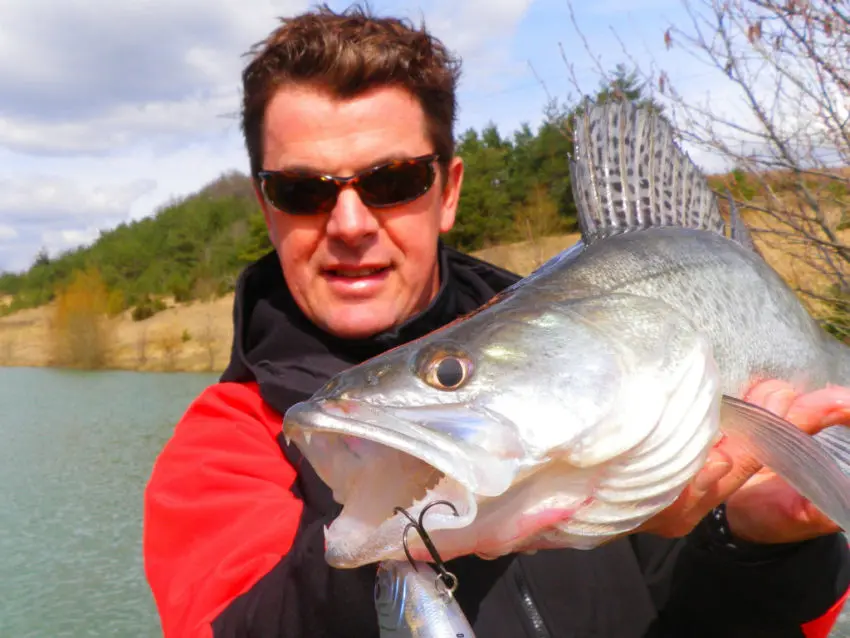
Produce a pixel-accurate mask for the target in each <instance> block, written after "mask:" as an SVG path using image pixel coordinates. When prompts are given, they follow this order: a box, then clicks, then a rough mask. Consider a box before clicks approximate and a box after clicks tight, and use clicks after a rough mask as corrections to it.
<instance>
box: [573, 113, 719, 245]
mask: <svg viewBox="0 0 850 638" xmlns="http://www.w3.org/2000/svg"><path fill="white" fill-rule="evenodd" d="M570 176H571V178H572V188H573V196H574V198H575V202H576V206H577V207H578V214H579V224H580V226H581V232H582V238H583V239H584V241H585V243H587V244H590V243H592V242H594V241H597V240H599V239H601V238H603V237H609V236H611V235H616V234H619V233H624V232H628V231H632V230H639V229H642V228H650V227H655V226H679V227H683V228H698V229H703V230H709V231H713V232H717V233H719V234H721V235H724V236H725V234H726V233H725V229H726V224H725V223H724V221H723V217H722V216H721V215H720V210H719V208H718V206H717V198H716V197H715V195H714V193H713V192H712V191H711V189H710V188H709V186H708V182H707V181H706V180H705V177H703V175H702V173H701V172H700V170H699V169H698V168H697V166H696V165H695V164H694V163H693V162H692V161H691V159H690V158H689V157H688V155H687V154H686V153H685V152H684V151H682V150H681V149H680V148H679V146H678V145H677V144H676V142H675V140H674V139H673V129H672V127H671V126H670V123H669V122H668V121H667V120H666V119H664V118H663V117H662V116H660V115H659V114H658V113H657V112H656V111H655V110H653V109H651V108H648V107H638V106H636V105H635V104H633V103H631V102H627V101H620V100H618V101H611V102H608V103H606V104H601V105H599V104H591V103H586V105H585V109H584V113H583V114H582V115H581V116H580V117H578V118H577V122H576V133H575V160H574V161H573V162H572V163H571V166H570Z"/></svg>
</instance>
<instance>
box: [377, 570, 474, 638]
mask: <svg viewBox="0 0 850 638" xmlns="http://www.w3.org/2000/svg"><path fill="white" fill-rule="evenodd" d="M375 611H376V612H377V614H378V626H379V627H380V632H381V633H380V635H381V638H475V634H474V633H473V631H472V627H470V625H469V621H467V619H466V616H464V614H463V611H462V610H461V608H460V605H458V603H457V600H455V599H454V597H453V596H452V595H451V594H449V593H448V592H447V590H446V589H444V588H442V586H441V585H439V584H438V582H437V573H436V572H435V571H434V570H433V569H432V568H431V567H430V565H428V564H427V563H424V562H417V563H416V565H415V566H414V565H412V564H411V563H409V562H408V561H386V562H381V563H379V564H378V573H377V577H376V580H375Z"/></svg>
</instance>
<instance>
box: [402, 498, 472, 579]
mask: <svg viewBox="0 0 850 638" xmlns="http://www.w3.org/2000/svg"><path fill="white" fill-rule="evenodd" d="M435 505H448V506H449V507H450V508H451V509H452V512H453V513H454V515H455V516H460V514H459V513H458V511H457V508H456V507H455V506H454V505H453V504H452V503H450V502H449V501H434V502H433V503H429V504H428V505H426V506H425V507H423V508H422V511H421V512H420V513H419V520H418V521H417V520H416V519H415V518H413V516H411V515H410V513H409V512H408V511H407V510H405V509H404V508H402V507H396V508H394V509H393V511H394V512H396V513H398V514H403V515H404V516H405V518H407V520H409V521H410V522H409V523H408V524H407V525H406V526H405V528H404V535H403V536H402V539H401V540H402V544H403V545H404V554H405V556H407V560H408V561H409V562H410V564H411V565H412V566H413V569H414V570H416V571H419V570H418V569H417V568H416V561H414V560H413V556H412V555H411V553H410V548H409V547H408V545H407V533H408V532H409V531H410V529H411V528H412V529H415V530H416V533H417V534H419V538H421V539H422V543H423V544H424V545H425V549H427V550H428V553H429V554H431V558H432V559H433V560H434V566H435V567H436V568H437V572H438V573H439V576H438V580H440V581H442V583H443V585H444V586H445V587H446V589H447V590H448V593H449V595H451V594H454V591H455V590H456V589H457V585H458V582H457V576H455V575H454V574H452V573H451V572H450V571H449V570H448V569H446V564H445V563H444V562H443V559H442V558H441V557H440V554H439V553H438V552H437V548H436V547H435V546H434V541H432V540H431V537H430V536H429V535H428V532H427V531H426V530H425V526H424V525H423V522H422V521H423V519H424V518H425V512H427V511H428V510H429V509H431V508H432V507H434V506H435Z"/></svg>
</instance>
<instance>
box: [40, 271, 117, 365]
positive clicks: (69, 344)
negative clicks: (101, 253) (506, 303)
mask: <svg viewBox="0 0 850 638" xmlns="http://www.w3.org/2000/svg"><path fill="white" fill-rule="evenodd" d="M108 310H109V291H108V290H107V288H106V285H105V284H104V283H103V278H102V277H101V276H100V272H98V270H97V269H95V268H88V269H86V270H84V271H76V272H75V273H74V275H73V277H72V279H71V281H70V283H69V284H68V285H66V286H63V287H62V288H60V290H58V291H57V294H56V305H55V306H54V312H53V322H52V324H51V337H52V340H53V344H52V345H53V360H54V363H55V364H56V365H60V366H68V367H76V368H86V369H95V368H100V367H102V366H103V365H104V364H105V363H106V358H107V350H108V344H109V339H108V325H107V322H106V315H107V312H108Z"/></svg>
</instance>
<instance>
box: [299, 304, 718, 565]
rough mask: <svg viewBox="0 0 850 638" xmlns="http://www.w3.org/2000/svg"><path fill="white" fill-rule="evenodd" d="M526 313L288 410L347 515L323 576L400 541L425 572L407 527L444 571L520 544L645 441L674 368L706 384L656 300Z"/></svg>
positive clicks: (694, 339)
mask: <svg viewBox="0 0 850 638" xmlns="http://www.w3.org/2000/svg"><path fill="white" fill-rule="evenodd" d="M615 297H616V296H615ZM638 299H639V298H638ZM522 302H523V299H522V298H521V297H519V298H515V297H512V298H511V299H509V300H507V301H505V302H503V303H501V304H499V305H498V306H493V307H491V308H489V309H488V310H487V311H485V312H480V313H476V314H474V315H472V316H470V317H467V318H465V319H463V320H461V321H458V322H455V323H453V324H450V325H448V326H446V327H444V328H442V329H440V330H437V331H435V332H432V333H430V334H429V335H426V336H425V337H423V338H420V339H418V340H416V341H412V342H409V343H407V344H404V345H402V346H399V347H397V348H395V349H393V350H390V351H388V352H386V353H384V354H382V355H379V356H377V357H375V358H374V359H371V360H369V361H366V362H364V363H362V364H360V365H357V366H354V367H352V368H349V369H348V370H345V371H343V372H341V373H339V374H338V375H336V376H335V377H333V378H332V379H331V380H330V381H329V382H328V383H327V384H326V385H325V386H324V387H323V388H321V389H320V390H319V391H318V392H317V393H316V394H315V395H314V396H313V397H311V398H310V399H309V400H307V401H304V402H301V403H299V404H296V405H294V406H292V407H291V408H290V409H289V410H288V411H287V412H286V414H285V416H284V425H283V431H284V435H285V437H286V438H287V440H290V441H292V442H294V443H295V445H297V446H298V448H299V449H300V450H301V451H302V453H303V454H304V456H305V458H306V459H307V460H308V461H309V462H310V464H311V465H312V466H313V467H314V469H315V470H316V472H317V473H318V475H319V476H320V477H321V478H322V480H323V481H324V482H325V483H326V484H327V485H328V486H329V487H330V488H331V489H332V491H333V497H334V500H336V501H337V502H338V503H341V504H342V506H343V508H342V512H341V513H340V515H339V516H338V517H337V518H336V519H335V520H334V521H333V522H332V524H331V525H330V526H329V528H327V529H326V532H325V540H326V560H327V561H328V562H329V563H330V564H331V565H332V566H335V567H343V568H345V567H357V566H359V565H363V564H367V563H373V562H378V561H381V560H402V559H404V558H405V555H406V554H405V551H404V544H405V543H407V545H408V550H409V551H410V552H411V555H412V556H413V557H414V558H415V559H416V560H430V559H431V558H432V556H430V554H429V553H428V552H427V548H426V546H425V544H424V543H423V542H422V540H421V534H418V533H416V532H417V529H419V528H424V529H425V530H427V532H428V533H430V534H432V537H433V538H434V539H435V540H439V543H437V547H438V548H439V552H440V554H441V556H442V557H443V558H444V559H446V560H447V559H449V558H452V557H454V556H458V555H463V554H467V553H476V554H479V555H482V556H489V555H493V556H496V555H501V554H503V553H506V552H507V551H508V550H510V549H516V548H519V547H523V546H527V545H528V544H529V543H530V542H531V541H533V539H534V538H539V537H541V535H542V534H544V531H545V530H547V529H548V530H550V528H551V526H552V525H554V524H556V523H558V522H560V521H563V520H565V519H568V518H569V517H570V516H571V515H572V514H573V513H574V512H575V511H577V510H578V509H580V508H581V507H583V506H585V505H586V504H587V503H588V500H589V499H591V498H592V496H593V494H594V490H595V489H596V488H597V487H598V485H599V483H600V481H601V477H602V476H604V475H605V473H606V471H607V470H609V469H610V468H611V467H613V466H612V464H613V463H615V462H616V461H617V460H618V459H619V458H620V457H622V456H623V455H624V454H626V453H627V452H628V451H630V450H633V449H634V448H635V446H637V445H639V444H640V443H641V441H642V440H643V439H645V438H646V437H647V436H648V433H649V432H650V431H651V430H652V428H654V427H655V426H656V425H657V423H658V421H659V419H660V418H661V415H662V413H663V412H664V410H665V408H666V407H667V406H668V404H669V400H670V393H671V392H672V391H673V390H674V389H675V386H676V384H677V383H679V382H680V381H681V377H682V375H683V374H684V373H683V369H687V368H688V367H689V366H690V368H693V369H694V370H695V372H693V373H692V374H691V377H693V376H694V375H696V376H698V377H699V379H698V381H699V382H700V383H702V386H701V387H703V386H706V384H708V385H710V380H709V381H705V375H704V374H703V371H704V370H705V369H706V366H707V365H709V362H708V360H709V359H710V352H706V350H705V347H701V346H704V345H705V344H704V343H702V342H701V341H700V340H699V338H698V336H697V335H696V333H695V331H694V330H693V328H692V327H691V326H690V325H689V324H688V325H685V323H686V322H684V320H683V319H682V318H681V317H678V316H676V315H673V316H672V317H668V318H665V317H664V314H663V313H664V312H666V313H669V308H667V307H666V306H663V304H660V306H663V307H659V304H657V303H654V302H651V300H640V299H639V300H638V301H637V302H634V301H632V302H631V303H630V304H626V307H622V306H623V304H624V302H623V300H619V302H618V301H617V299H611V298H609V299H598V300H589V301H584V302H582V303H579V302H570V303H554V302H553V301H552V300H551V299H548V300H547V298H546V295H545V294H540V295H538V296H537V302H536V303H528V302H526V303H522ZM647 306H649V307H647ZM496 310H498V311H496ZM641 311H643V313H644V314H647V313H650V314H652V319H653V321H649V320H648V317H645V316H642V315H641ZM659 313H661V314H659ZM691 385H694V384H693V383H692V384H691ZM694 391H696V390H694ZM441 503H442V505H440V504H441ZM430 505H433V506H432V507H429V506H430ZM399 508H402V509H399ZM426 510H427V516H425V512H426ZM420 523H421V525H419V524H420ZM550 531H551V530H550Z"/></svg>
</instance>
